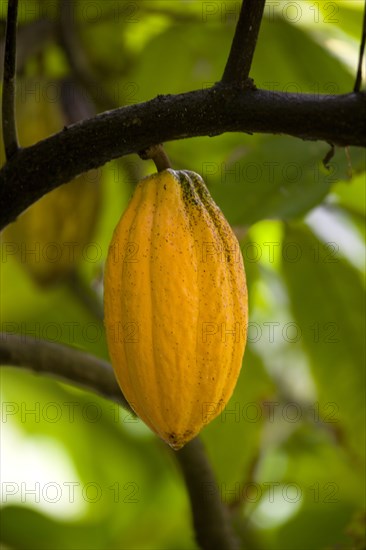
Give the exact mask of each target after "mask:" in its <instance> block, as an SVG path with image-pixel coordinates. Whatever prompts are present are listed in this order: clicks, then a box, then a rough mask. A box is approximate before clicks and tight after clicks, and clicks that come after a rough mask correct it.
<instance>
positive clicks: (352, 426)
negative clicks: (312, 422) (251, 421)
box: [283, 225, 365, 466]
mask: <svg viewBox="0 0 366 550" xmlns="http://www.w3.org/2000/svg"><path fill="white" fill-rule="evenodd" d="M336 247H337V244H336V243H323V242H321V241H320V240H319V239H317V238H316V237H315V235H314V234H313V233H312V232H311V231H310V229H308V228H307V227H305V226H304V225H289V226H288V227H287V228H286V232H285V239H284V242H283V251H284V254H283V257H284V261H283V274H284V276H285V279H286V281H287V284H288V292H289V296H290V300H291V308H292V310H293V313H294V316H295V319H296V320H297V322H298V324H299V326H300V328H301V330H302V335H303V339H304V344H305V345H306V350H307V353H308V355H309V359H310V361H311V367H312V372H313V376H314V378H315V381H316V383H317V389H318V396H319V401H320V404H321V406H322V407H324V406H325V405H328V409H329V407H330V409H329V411H333V419H334V434H335V436H336V437H337V439H338V441H339V442H340V443H341V444H342V445H344V448H345V449H346V450H347V452H349V454H350V456H351V457H353V459H354V460H355V466H356V465H359V464H360V463H359V460H360V459H363V458H364V456H365V422H364V413H363V411H364V408H365V373H364V367H363V359H362V358H363V357H364V353H365V337H364V336H365V324H364V307H363V303H364V288H363V285H362V280H361V276H360V273H359V272H357V271H356V270H355V269H354V268H353V267H352V266H351V265H350V264H349V263H348V262H347V261H346V260H345V259H344V258H342V257H340V255H338V254H337V252H336V250H337V248H336Z"/></svg>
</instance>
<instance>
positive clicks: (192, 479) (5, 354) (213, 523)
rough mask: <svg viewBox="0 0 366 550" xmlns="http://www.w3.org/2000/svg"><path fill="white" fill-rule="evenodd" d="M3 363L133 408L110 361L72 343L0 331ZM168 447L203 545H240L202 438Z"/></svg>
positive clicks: (230, 548)
mask: <svg viewBox="0 0 366 550" xmlns="http://www.w3.org/2000/svg"><path fill="white" fill-rule="evenodd" d="M0 366H14V367H20V368H26V369H30V370H32V371H35V372H37V373H41V374H47V375H49V374H51V375H56V377H58V378H60V379H61V380H66V381H67V382H71V383H73V384H76V385H78V386H82V387H83V388H85V389H87V390H91V391H93V392H96V393H97V394H99V395H102V396H103V397H106V398H107V399H110V400H112V401H115V402H116V403H118V404H119V405H121V406H122V407H124V408H125V409H127V410H129V411H130V412H132V411H131V408H130V406H129V404H128V403H127V401H126V400H125V398H124V397H123V395H122V392H121V390H120V388H119V386H118V384H117V382H116V379H115V376H114V372H113V369H112V367H111V366H110V364H109V363H107V362H106V361H103V360H102V359H98V358H96V357H94V356H92V355H89V354H87V353H84V352H81V351H78V350H76V349H73V348H70V347H68V346H65V345H62V344H55V343H50V342H47V341H45V340H36V339H33V338H29V337H26V338H25V337H23V336H19V335H15V334H7V333H0ZM133 414H134V413H133ZM170 452H172V453H173V454H174V456H175V458H176V459H177V460H178V462H179V464H180V466H181V468H182V471H183V476H184V480H185V483H186V486H187V490H188V494H189V498H190V501H191V507H192V514H193V523H194V528H195V531H196V538H197V541H198V543H199V544H200V545H201V547H202V548H203V549H204V550H212V549H213V548H220V549H222V550H234V549H236V548H237V545H236V541H235V539H234V535H233V533H232V530H231V526H230V521H229V516H228V511H227V509H226V508H224V506H223V504H222V503H221V500H220V496H219V491H218V487H217V483H216V481H215V477H214V475H213V472H212V469H211V466H210V463H209V462H208V460H207V457H206V455H205V451H204V448H203V445H202V443H201V441H200V440H199V438H196V439H194V440H193V441H191V442H190V443H188V444H187V445H186V446H185V447H184V448H183V449H181V450H180V451H170Z"/></svg>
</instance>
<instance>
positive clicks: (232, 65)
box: [222, 0, 266, 84]
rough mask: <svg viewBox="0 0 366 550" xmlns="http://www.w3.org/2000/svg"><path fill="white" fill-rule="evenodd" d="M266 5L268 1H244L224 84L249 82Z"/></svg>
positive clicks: (223, 78)
mask: <svg viewBox="0 0 366 550" xmlns="http://www.w3.org/2000/svg"><path fill="white" fill-rule="evenodd" d="M265 3H266V0H243V3H242V6H241V10H240V15H239V20H238V23H237V26H236V30H235V35H234V38H233V42H232V44H231V50H230V54H229V57H228V60H227V63H226V67H225V71H224V74H223V76H222V82H226V83H229V82H237V83H241V84H243V83H245V82H246V81H247V79H248V77H249V72H250V68H251V65H252V61H253V56H254V52H255V47H256V44H257V38H258V33H259V29H260V25H261V22H262V17H263V11H264V5H265Z"/></svg>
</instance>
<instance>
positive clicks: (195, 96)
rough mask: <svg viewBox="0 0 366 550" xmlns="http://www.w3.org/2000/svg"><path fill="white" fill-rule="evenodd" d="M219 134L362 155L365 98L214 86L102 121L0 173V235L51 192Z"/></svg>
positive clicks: (73, 130)
mask: <svg viewBox="0 0 366 550" xmlns="http://www.w3.org/2000/svg"><path fill="white" fill-rule="evenodd" d="M223 132H248V133H253V132H263V133H271V134H287V135H291V136H295V137H299V138H302V139H308V140H323V141H327V142H330V143H334V144H335V145H340V146H346V145H356V146H363V147H366V94H365V93H363V92H360V93H359V94H353V93H351V94H346V95H339V96H319V95H318V96H316V95H312V94H287V93H277V92H270V91H265V90H249V89H246V90H242V89H240V88H236V87H235V86H232V85H229V86H225V85H222V84H218V85H216V86H214V87H212V88H209V89H205V90H197V91H193V92H188V93H184V94H179V95H166V96H158V97H157V98H155V99H153V100H151V101H148V102H146V103H141V104H138V105H131V106H127V107H122V108H119V109H115V110H113V111H108V112H105V113H101V114H100V115H97V116H96V117H93V118H91V119H88V120H84V121H82V122H79V123H76V124H74V125H72V126H69V127H67V128H65V129H64V130H63V131H62V132H59V133H58V134H55V135H53V136H51V137H49V138H47V139H46V140H43V141H41V142H39V143H37V144H35V145H32V146H31V147H27V148H25V149H21V150H19V151H18V152H17V153H16V154H15V155H14V156H13V157H12V158H11V159H10V161H9V162H8V163H7V164H6V165H5V166H4V167H3V168H2V170H1V171H0V212H1V219H0V230H1V229H2V228H4V227H5V226H6V225H7V224H8V223H10V222H11V221H13V220H15V219H16V217H17V216H18V215H19V214H20V213H21V212H22V211H23V210H25V209H26V208H27V207H28V206H30V205H31V204H32V203H33V202H35V201H36V200H38V199H39V198H40V197H41V196H42V195H44V194H45V193H47V192H49V191H51V190H52V189H54V188H55V187H57V186H59V185H61V184H62V183H65V182H67V181H70V180H71V179H73V178H74V177H76V176H77V175H78V174H81V173H82V172H86V171H88V170H90V169H92V168H98V167H99V166H102V165H103V164H105V163H106V162H108V161H110V160H111V159H115V158H118V157H121V156H123V155H127V154H130V153H135V152H138V151H142V150H144V149H146V148H148V147H149V146H151V145H153V144H157V143H162V142H164V143H165V142H167V141H171V140H178V139H182V138H187V137H194V136H205V135H209V136H214V135H218V134H221V133H223Z"/></svg>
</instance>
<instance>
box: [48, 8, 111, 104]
mask: <svg viewBox="0 0 366 550" xmlns="http://www.w3.org/2000/svg"><path fill="white" fill-rule="evenodd" d="M75 10H76V5H75V1H73V0H60V2H59V24H58V35H59V42H60V45H61V47H62V48H63V50H64V53H65V55H66V58H67V61H68V63H69V65H70V68H71V70H72V72H73V75H74V78H75V79H77V80H78V81H79V83H80V84H81V85H82V86H83V87H84V88H85V89H86V90H88V92H89V94H90V96H91V97H92V99H93V102H94V104H95V105H101V106H102V108H103V109H110V108H111V107H113V106H115V102H114V100H113V99H112V98H110V97H109V96H108V94H107V93H106V92H105V90H104V89H103V88H102V87H101V86H100V82H98V80H97V78H96V77H95V76H94V74H93V71H92V70H91V69H90V66H89V64H88V60H87V57H86V55H85V52H84V50H83V47H82V44H81V43H80V40H79V37H78V34H77V29H76V26H75Z"/></svg>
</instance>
